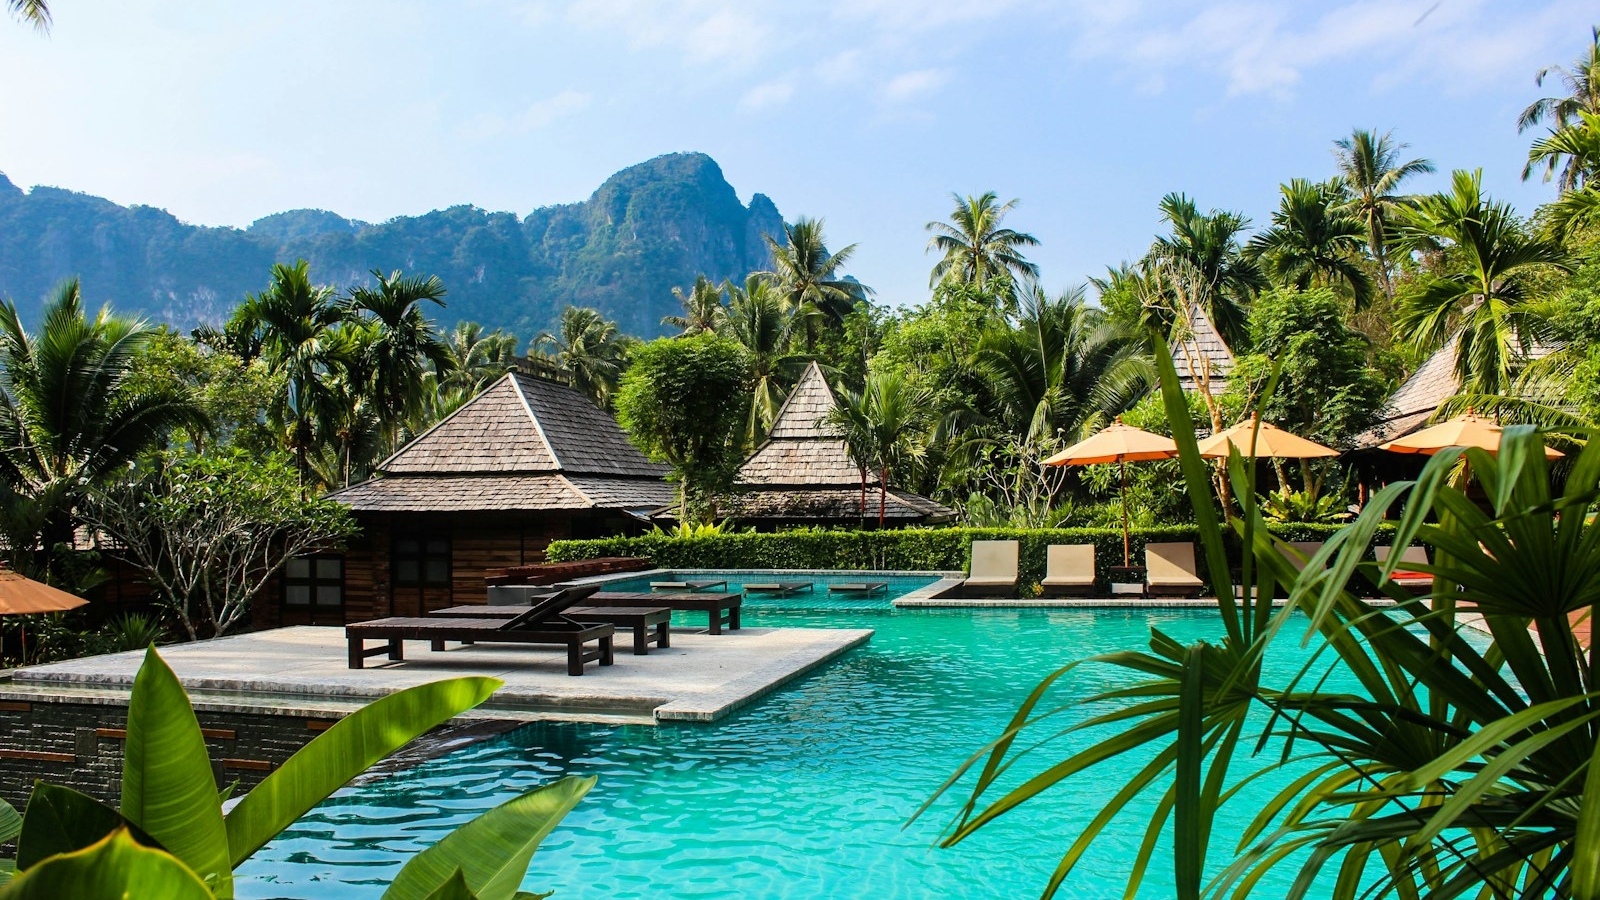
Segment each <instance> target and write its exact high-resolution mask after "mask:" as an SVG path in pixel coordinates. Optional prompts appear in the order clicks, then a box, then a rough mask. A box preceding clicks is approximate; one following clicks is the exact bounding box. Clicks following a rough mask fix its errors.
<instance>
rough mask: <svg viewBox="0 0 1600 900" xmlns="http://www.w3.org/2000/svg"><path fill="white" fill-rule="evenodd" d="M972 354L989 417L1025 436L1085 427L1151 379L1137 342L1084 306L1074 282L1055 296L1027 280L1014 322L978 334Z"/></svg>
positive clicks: (1140, 393) (1145, 389) (1127, 403)
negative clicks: (989, 401)
mask: <svg viewBox="0 0 1600 900" xmlns="http://www.w3.org/2000/svg"><path fill="white" fill-rule="evenodd" d="M973 361H974V363H975V364H976V366H977V369H978V371H979V372H980V373H982V375H983V376H984V380H985V382H986V383H987V384H988V386H989V387H990V390H991V392H992V395H993V402H994V404H995V407H994V410H993V412H994V414H995V415H994V418H995V419H997V420H998V422H999V424H1001V425H1002V426H1003V427H1005V428H1006V429H1007V430H1008V431H1009V432H1011V433H1012V434H1016V435H1018V436H1020V437H1022V438H1023V440H1025V441H1035V440H1041V439H1048V438H1051V437H1054V436H1055V435H1057V434H1058V433H1063V432H1064V433H1066V434H1068V435H1069V436H1071V437H1073V438H1076V437H1077V436H1079V435H1081V434H1084V433H1085V432H1092V431H1094V430H1096V429H1097V428H1099V427H1101V426H1103V425H1104V424H1105V423H1106V422H1107V421H1108V420H1110V419H1111V418H1112V417H1114V416H1116V415H1117V414H1118V413H1121V412H1124V411H1126V410H1128V409H1130V408H1131V407H1132V406H1133V405H1134V404H1135V403H1137V402H1138V401H1139V400H1140V399H1141V398H1143V397H1144V396H1145V395H1147V394H1148V393H1149V392H1150V387H1151V386H1152V385H1153V384H1155V370H1154V368H1152V366H1151V363H1150V360H1149V359H1148V358H1147V357H1145V356H1144V354H1143V353H1142V352H1141V345H1140V342H1139V341H1138V340H1137V339H1136V338H1134V337H1132V336H1130V335H1127V334H1125V333H1123V332H1122V330H1121V329H1119V328H1118V327H1117V325H1116V324H1115V323H1113V322H1111V321H1110V319H1109V317H1108V316H1107V315H1106V314H1105V313H1104V312H1102V311H1101V310H1099V309H1095V308H1094V307H1091V306H1089V305H1088V304H1087V303H1086V302H1085V301H1084V289H1083V288H1081V287H1079V288H1074V289H1072V290H1068V291H1065V292H1063V293H1061V294H1060V295H1058V296H1055V297H1049V296H1047V295H1046V294H1045V293H1044V291H1042V290H1040V289H1039V288H1037V287H1035V288H1034V289H1033V290H1032V291H1030V292H1029V293H1028V294H1027V295H1026V296H1025V297H1024V298H1023V302H1022V315H1021V317H1020V318H1019V320H1018V322H1017V324H1016V326H1015V327H1014V328H1013V327H1004V328H997V329H995V330H992V331H990V332H989V333H988V334H986V335H984V338H983V340H982V341H981V342H980V343H979V345H978V350H977V352H976V353H975V354H974V355H973Z"/></svg>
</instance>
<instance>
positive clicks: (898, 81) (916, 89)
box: [883, 69, 950, 103]
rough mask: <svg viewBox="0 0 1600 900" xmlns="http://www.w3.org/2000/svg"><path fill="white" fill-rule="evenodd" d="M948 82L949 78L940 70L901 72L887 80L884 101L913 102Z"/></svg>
mask: <svg viewBox="0 0 1600 900" xmlns="http://www.w3.org/2000/svg"><path fill="white" fill-rule="evenodd" d="M949 80H950V76H949V75H948V74H947V73H946V72H944V71H943V70H942V69H918V70H916V71H914V72H902V73H901V74H899V75H896V76H895V77H894V78H891V79H890V80H889V83H888V84H886V85H884V88H883V96H884V99H886V100H890V101H893V102H895V103H903V102H905V101H908V100H914V99H916V98H918V97H921V96H922V95H924V94H927V93H929V92H930V91H933V90H936V89H938V88H939V87H941V86H943V85H944V83H945V82H947V81H949Z"/></svg>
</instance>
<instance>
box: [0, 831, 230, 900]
mask: <svg viewBox="0 0 1600 900" xmlns="http://www.w3.org/2000/svg"><path fill="white" fill-rule="evenodd" d="M3 896H4V897H5V898H6V900H59V898H63V897H73V898H81V900H122V898H133V897H137V898H139V900H211V898H212V897H213V896H216V895H213V893H212V892H211V891H210V890H208V889H207V886H206V883H205V882H204V881H202V880H201V879H200V878H199V877H198V876H197V875H196V874H195V873H194V871H193V870H192V869H190V868H189V867H188V866H185V865H184V864H183V862H181V861H180V860H178V859H177V858H176V857H174V856H173V855H171V854H169V853H166V852H164V851H162V850H157V849H153V848H150V847H145V846H142V845H140V844H139V843H138V842H136V841H135V840H134V839H133V838H132V837H130V836H129V834H128V830H127V829H126V828H119V829H117V830H115V831H113V832H111V833H110V834H108V835H106V836H105V837H104V838H102V839H101V840H100V841H98V842H97V843H95V844H93V845H91V846H89V847H85V848H84V849H82V850H78V851H76V852H73V853H67V854H63V855H60V856H52V857H50V858H49V859H47V860H45V861H44V862H42V863H40V864H39V865H37V866H34V867H33V868H31V869H28V870H27V871H25V872H23V873H22V875H21V876H20V877H19V878H17V879H16V880H15V881H13V882H12V883H11V885H10V886H9V887H8V888H7V889H6V890H5V891H4V894H3ZM230 896H231V895H230Z"/></svg>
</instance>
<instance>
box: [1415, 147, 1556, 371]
mask: <svg viewBox="0 0 1600 900" xmlns="http://www.w3.org/2000/svg"><path fill="white" fill-rule="evenodd" d="M1400 222H1401V230H1400V234H1399V237H1400V241H1401V244H1402V246H1404V247H1406V248H1408V249H1416V250H1422V251H1432V252H1438V251H1443V250H1446V249H1448V250H1449V251H1450V253H1449V256H1448V257H1447V258H1448V259H1449V260H1450V262H1451V264H1452V265H1453V267H1454V271H1451V272H1449V273H1447V274H1444V275H1442V276H1439V277H1435V278H1431V279H1428V280H1427V281H1426V282H1424V283H1423V284H1421V285H1419V286H1418V289H1417V290H1416V291H1415V292H1413V293H1410V294H1409V295H1408V296H1405V297H1403V298H1402V303H1401V307H1400V317H1399V320H1398V323H1397V324H1398V325H1399V327H1400V328H1401V329H1402V330H1404V331H1406V332H1409V333H1411V334H1412V335H1413V336H1414V337H1413V340H1415V341H1416V342H1417V343H1418V344H1420V345H1423V346H1437V345H1439V344H1441V343H1443V342H1444V341H1445V340H1446V339H1450V338H1451V336H1452V334H1453V335H1454V337H1453V339H1454V340H1455V342H1456V374H1457V375H1458V376H1459V377H1460V379H1461V384H1462V389H1463V390H1465V391H1474V392H1478V393H1485V394H1498V393H1501V392H1502V391H1503V390H1504V389H1505V388H1506V387H1508V386H1509V385H1510V384H1511V380H1512V376H1513V374H1514V370H1515V368H1516V366H1517V364H1518V362H1519V361H1520V360H1522V359H1524V358H1525V357H1526V355H1527V353H1526V351H1527V348H1528V345H1529V343H1530V342H1531V341H1532V340H1533V339H1534V338H1535V337H1536V335H1537V333H1538V332H1539V331H1540V330H1541V329H1542V328H1543V327H1544V326H1543V325H1542V323H1541V322H1540V321H1539V319H1538V317H1537V316H1535V315H1534V314H1533V313H1532V312H1531V310H1530V307H1529V302H1528V296H1527V294H1526V292H1525V290H1524V287H1523V278H1524V277H1525V276H1526V275H1528V274H1529V273H1530V272H1531V271H1532V270H1534V269H1536V268H1537V267H1540V266H1552V267H1555V268H1557V269H1560V270H1563V271H1566V270H1569V268H1570V267H1569V261H1568V258H1567V255H1566V251H1565V250H1563V249H1562V248H1561V246H1560V245H1559V244H1556V243H1555V242H1553V241H1550V240H1547V239H1545V238H1542V237H1530V236H1528V235H1527V234H1526V233H1525V232H1524V231H1523V229H1522V226H1521V224H1520V223H1519V222H1518V221H1517V218H1516V216H1515V214H1514V213H1513V212H1512V211H1511V207H1510V206H1508V205H1506V204H1504V203H1495V202H1493V201H1491V200H1489V199H1488V198H1487V197H1484V196H1483V189H1482V170H1478V171H1473V172H1468V171H1464V170H1457V171H1456V172H1455V174H1454V175H1453V176H1452V179H1451V190H1450V191H1449V192H1448V193H1439V194H1434V195H1431V196H1427V197H1422V198H1420V199H1419V200H1418V201H1417V205H1416V208H1415V209H1407V210H1402V212H1401V219H1400Z"/></svg>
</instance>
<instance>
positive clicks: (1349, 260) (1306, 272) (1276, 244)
mask: <svg viewBox="0 0 1600 900" xmlns="http://www.w3.org/2000/svg"><path fill="white" fill-rule="evenodd" d="M1279 190H1280V191H1281V193H1282V194H1283V199H1282V200H1281V201H1280V202H1279V204H1278V209H1277V210H1276V211H1274V212H1273V214H1272V227H1270V228H1268V229H1266V230H1265V231H1262V232H1261V233H1260V234H1258V235H1256V236H1255V237H1253V238H1251V239H1250V244H1249V246H1248V247H1247V248H1246V253H1248V254H1249V255H1250V256H1252V257H1254V258H1255V259H1258V260H1260V261H1261V262H1262V263H1263V264H1264V268H1265V269H1266V273H1267V275H1268V276H1270V277H1271V278H1272V279H1273V280H1274V281H1276V282H1277V283H1278V284H1280V285H1284V286H1286V287H1294V288H1298V289H1299V290H1302V291H1303V290H1306V289H1308V288H1310V287H1312V286H1313V285H1316V286H1327V285H1331V284H1340V285H1342V286H1343V288H1344V289H1345V290H1348V291H1349V292H1350V296H1351V299H1352V301H1353V304H1352V305H1353V306H1354V307H1355V308H1356V309H1357V310H1361V309H1365V308H1366V306H1367V304H1368V303H1370V302H1371V300H1372V279H1371V278H1370V277H1368V275H1367V273H1366V270H1365V269H1364V268H1363V266H1362V264H1361V261H1360V254H1361V250H1362V245H1363V243H1364V242H1365V240H1366V235H1365V232H1366V228H1364V227H1363V226H1362V223H1361V222H1360V221H1359V220H1357V219H1356V217H1355V216H1353V215H1350V214H1349V213H1348V212H1347V211H1346V209H1345V186H1344V184H1343V183H1341V182H1340V181H1338V180H1337V179H1336V180H1334V181H1331V182H1324V183H1317V182H1313V181H1310V180H1307V179H1305V178H1294V179H1291V180H1290V181H1289V183H1288V184H1285V185H1282V186H1281V187H1280V188H1279Z"/></svg>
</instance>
